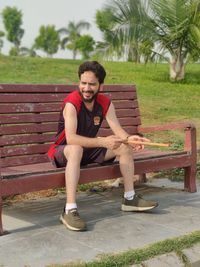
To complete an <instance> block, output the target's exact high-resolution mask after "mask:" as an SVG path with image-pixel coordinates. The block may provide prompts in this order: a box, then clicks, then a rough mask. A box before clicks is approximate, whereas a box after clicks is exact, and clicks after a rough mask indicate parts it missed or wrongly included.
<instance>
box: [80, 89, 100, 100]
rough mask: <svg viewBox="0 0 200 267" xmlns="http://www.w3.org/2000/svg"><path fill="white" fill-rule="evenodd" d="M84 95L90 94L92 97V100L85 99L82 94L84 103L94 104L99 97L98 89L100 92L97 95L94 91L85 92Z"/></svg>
mask: <svg viewBox="0 0 200 267" xmlns="http://www.w3.org/2000/svg"><path fill="white" fill-rule="evenodd" d="M84 93H89V94H90V95H91V97H90V98H85V97H84V96H83V93H82V92H80V95H81V97H82V100H83V102H84V103H92V102H93V101H94V100H95V99H96V97H97V95H98V93H99V89H98V91H97V92H96V93H94V92H93V91H92V90H87V91H85V90H84Z"/></svg>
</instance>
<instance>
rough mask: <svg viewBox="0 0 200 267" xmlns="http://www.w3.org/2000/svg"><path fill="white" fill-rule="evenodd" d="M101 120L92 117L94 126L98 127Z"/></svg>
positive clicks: (97, 117)
mask: <svg viewBox="0 0 200 267" xmlns="http://www.w3.org/2000/svg"><path fill="white" fill-rule="evenodd" d="M100 120H101V118H100V117H99V116H95V117H94V125H99V124H100Z"/></svg>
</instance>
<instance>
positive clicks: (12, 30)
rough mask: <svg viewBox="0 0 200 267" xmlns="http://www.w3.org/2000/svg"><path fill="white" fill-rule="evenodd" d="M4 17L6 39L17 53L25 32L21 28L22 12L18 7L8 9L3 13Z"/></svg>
mask: <svg viewBox="0 0 200 267" xmlns="http://www.w3.org/2000/svg"><path fill="white" fill-rule="evenodd" d="M2 17H3V23H4V27H5V29H6V32H7V33H6V37H7V39H8V41H10V42H11V43H13V44H14V47H15V48H16V51H17V50H18V48H19V46H20V44H21V39H22V37H23V35H24V30H23V29H22V28H21V25H22V12H21V11H20V10H18V9H17V8H16V7H6V8H5V9H4V10H3V12H2Z"/></svg>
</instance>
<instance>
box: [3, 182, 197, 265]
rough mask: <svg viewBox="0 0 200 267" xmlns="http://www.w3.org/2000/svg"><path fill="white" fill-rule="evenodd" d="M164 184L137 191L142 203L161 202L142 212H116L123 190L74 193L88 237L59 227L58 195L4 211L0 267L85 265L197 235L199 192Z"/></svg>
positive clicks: (60, 201) (61, 202)
mask: <svg viewBox="0 0 200 267" xmlns="http://www.w3.org/2000/svg"><path fill="white" fill-rule="evenodd" d="M163 182H164V180H160V179H158V180H155V181H154V180H153V182H151V183H148V184H147V185H145V186H142V187H140V188H138V191H139V193H142V194H143V195H144V196H145V198H146V199H153V200H157V201H158V202H159V207H157V208H156V209H154V210H152V211H149V212H146V213H126V212H122V211H120V205H121V195H122V188H117V189H113V190H106V191H105V192H103V193H93V194H88V193H80V194H78V207H79V212H80V214H81V216H82V217H83V219H85V220H86V222H87V225H88V231H87V232H73V231H69V230H66V228H65V227H64V226H63V225H62V224H60V222H59V216H60V213H61V212H62V209H63V206H64V203H65V196H64V195H62V194H59V195H58V196H56V197H52V198H44V199H37V200H29V201H25V202H23V203H17V204H14V205H11V206H7V207H5V208H4V214H3V222H4V227H5V228H6V230H8V231H10V232H11V233H10V234H9V235H5V236H2V237H0V266H1V265H2V266H4V267H23V266H29V267H44V266H47V265H49V264H59V263H60V264H65V263H68V262H70V261H89V260H93V259H95V257H97V256H98V255H100V254H103V253H111V252H112V253H113V252H122V251H125V250H128V249H130V248H131V249H136V248H142V247H144V246H146V245H149V244H152V243H154V242H157V241H162V240H164V239H166V238H173V237H177V236H180V235H184V234H187V233H190V232H192V231H196V230H200V225H199V221H200V193H199V191H198V192H197V193H194V194H191V193H187V192H184V191H182V190H181V189H180V188H182V186H183V185H182V183H170V182H169V181H168V180H166V179H165V186H163V184H162V183H163ZM166 185H167V186H166ZM171 187H173V188H174V187H175V189H172V188H171ZM198 188H199V185H198ZM162 266H163V265H162ZM177 266H178V265H177Z"/></svg>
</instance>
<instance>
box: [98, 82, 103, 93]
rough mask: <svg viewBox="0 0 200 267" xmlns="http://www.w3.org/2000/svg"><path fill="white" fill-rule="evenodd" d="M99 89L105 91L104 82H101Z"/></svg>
mask: <svg viewBox="0 0 200 267" xmlns="http://www.w3.org/2000/svg"><path fill="white" fill-rule="evenodd" d="M99 91H101V92H102V91H103V83H101V84H100V86H99Z"/></svg>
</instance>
